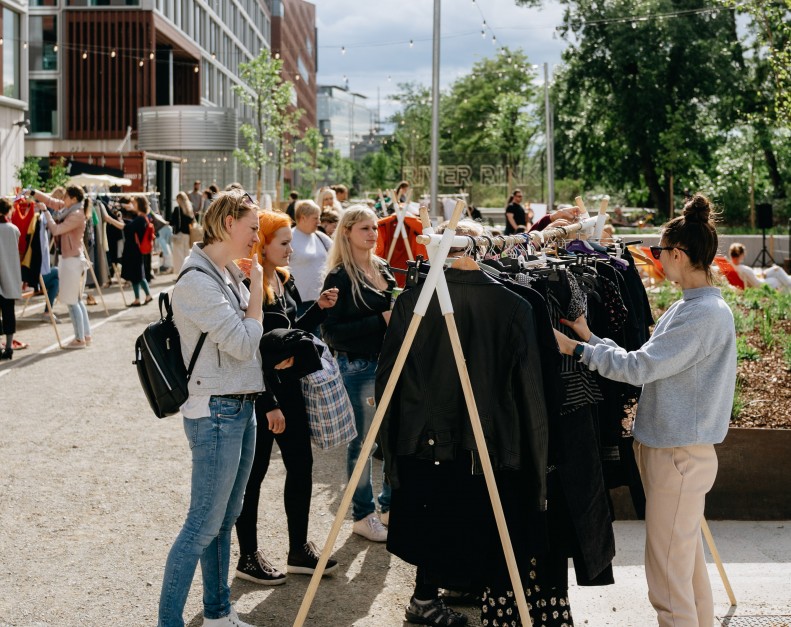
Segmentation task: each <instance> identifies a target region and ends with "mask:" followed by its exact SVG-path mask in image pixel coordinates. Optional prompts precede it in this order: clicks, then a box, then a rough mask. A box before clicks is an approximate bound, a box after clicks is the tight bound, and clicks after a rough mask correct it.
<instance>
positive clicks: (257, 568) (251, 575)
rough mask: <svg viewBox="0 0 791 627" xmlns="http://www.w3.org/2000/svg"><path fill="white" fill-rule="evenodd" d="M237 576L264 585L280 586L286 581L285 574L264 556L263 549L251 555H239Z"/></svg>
mask: <svg viewBox="0 0 791 627" xmlns="http://www.w3.org/2000/svg"><path fill="white" fill-rule="evenodd" d="M236 576H237V577H238V578H239V579H246V580H247V581H253V582H255V583H260V584H261V585H262V586H279V585H280V584H282V583H286V576H285V574H283V573H281V572H280V571H279V570H278V569H277V568H275V567H274V566H272V564H271V563H270V562H269V560H268V559H266V558H265V557H264V552H263V551H262V550H261V549H258V550H257V551H256V552H255V553H252V554H250V555H242V556H241V557H239V563H238V564H237V566H236Z"/></svg>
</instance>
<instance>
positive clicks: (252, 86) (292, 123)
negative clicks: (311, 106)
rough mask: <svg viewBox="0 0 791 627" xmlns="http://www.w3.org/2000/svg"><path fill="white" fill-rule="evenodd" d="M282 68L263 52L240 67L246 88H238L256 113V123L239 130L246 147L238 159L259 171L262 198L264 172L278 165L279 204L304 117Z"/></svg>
mask: <svg viewBox="0 0 791 627" xmlns="http://www.w3.org/2000/svg"><path fill="white" fill-rule="evenodd" d="M282 68H283V61H282V60H280V59H275V58H274V57H272V55H271V53H270V51H269V50H268V49H263V50H261V53H260V54H259V55H258V56H257V57H255V58H254V59H252V60H250V61H248V62H246V63H240V64H239V77H240V78H241V79H242V80H243V81H244V82H245V83H246V85H237V86H235V87H234V91H235V92H236V94H237V95H238V96H239V98H240V99H241V100H242V102H243V103H244V104H247V105H249V106H250V107H251V108H252V109H253V123H252V124H250V123H244V124H242V125H241V127H240V128H239V131H240V133H241V134H242V136H243V137H244V139H245V141H246V146H245V147H244V148H237V149H236V150H235V151H234V156H235V157H236V158H237V159H239V161H240V162H241V163H242V164H243V165H245V166H247V167H249V168H251V169H253V170H255V172H256V174H257V183H256V193H257V197H258V198H261V196H262V194H263V180H264V170H265V168H266V166H267V165H268V164H269V163H274V164H275V168H276V178H275V200H276V201H279V200H280V199H281V189H280V187H281V185H280V179H281V176H282V173H283V170H284V169H285V168H287V167H288V166H289V165H290V163H291V160H292V159H293V155H294V151H293V147H292V145H291V144H292V138H293V137H294V136H295V135H296V133H297V123H298V121H299V120H300V118H301V117H302V115H303V114H304V111H302V109H298V108H295V107H294V106H293V105H292V104H291V103H292V99H293V98H292V96H293V91H294V86H293V84H292V83H290V82H289V81H286V80H284V79H283V78H282V76H281V70H282Z"/></svg>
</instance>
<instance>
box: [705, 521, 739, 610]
mask: <svg viewBox="0 0 791 627" xmlns="http://www.w3.org/2000/svg"><path fill="white" fill-rule="evenodd" d="M700 529H701V531H703V537H704V538H706V544H708V545H709V550H710V551H711V556H712V557H713V558H714V563H715V564H717V570H718V571H719V573H720V577H721V578H722V583H723V585H724V586H725V591H726V592H727V593H728V599H729V600H730V602H731V607H736V595H735V594H733V588H731V582H730V580H729V579H728V575H726V574H725V567H724V566H723V565H722V560H721V559H720V553H719V551H718V550H717V546H716V545H715V544H714V536H712V535H711V529H709V523H707V522H706V519H705V518H701V520H700Z"/></svg>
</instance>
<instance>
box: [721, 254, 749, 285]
mask: <svg viewBox="0 0 791 627" xmlns="http://www.w3.org/2000/svg"><path fill="white" fill-rule="evenodd" d="M714 263H716V264H717V267H718V268H719V269H720V272H721V273H722V274H723V276H724V277H725V278H726V279H728V283H730V284H731V285H733V286H734V287H738V288H739V289H740V290H743V289H744V281H742V278H741V277H740V276H739V274H738V273H737V272H736V268H734V267H733V264H732V263H731V262H730V261H728V260H727V259H726V258H725V257H723V256H721V255H717V256H716V257H714Z"/></svg>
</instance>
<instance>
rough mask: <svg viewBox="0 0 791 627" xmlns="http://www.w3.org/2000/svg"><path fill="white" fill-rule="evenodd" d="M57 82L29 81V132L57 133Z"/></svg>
mask: <svg viewBox="0 0 791 627" xmlns="http://www.w3.org/2000/svg"><path fill="white" fill-rule="evenodd" d="M57 91H58V82H57V81H55V80H46V81H42V80H31V81H30V132H31V133H43V134H47V135H57V134H58V93H57Z"/></svg>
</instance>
